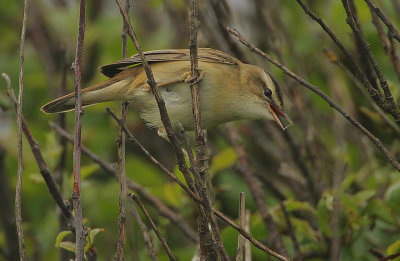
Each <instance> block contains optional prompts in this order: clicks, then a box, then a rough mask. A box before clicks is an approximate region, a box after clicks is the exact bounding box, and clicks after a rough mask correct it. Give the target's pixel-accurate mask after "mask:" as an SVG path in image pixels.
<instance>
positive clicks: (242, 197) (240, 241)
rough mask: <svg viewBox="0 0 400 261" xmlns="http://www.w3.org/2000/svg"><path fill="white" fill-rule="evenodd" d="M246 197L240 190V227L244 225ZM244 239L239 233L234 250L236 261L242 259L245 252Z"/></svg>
mask: <svg viewBox="0 0 400 261" xmlns="http://www.w3.org/2000/svg"><path fill="white" fill-rule="evenodd" d="M245 204H246V197H245V194H244V192H240V196H239V226H240V227H241V228H242V229H245V226H246V205H245ZM245 242H246V240H245V238H244V236H242V235H241V234H239V236H238V246H237V252H236V261H243V257H244V254H245V248H244V244H245Z"/></svg>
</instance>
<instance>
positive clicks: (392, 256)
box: [379, 252, 400, 261]
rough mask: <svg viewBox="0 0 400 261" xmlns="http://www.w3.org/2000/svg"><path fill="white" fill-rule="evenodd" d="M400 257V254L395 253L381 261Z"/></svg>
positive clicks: (380, 260)
mask: <svg viewBox="0 0 400 261" xmlns="http://www.w3.org/2000/svg"><path fill="white" fill-rule="evenodd" d="M399 256H400V252H397V253H395V254H393V255H390V256H386V257H384V258H381V259H379V261H387V260H392V259H395V258H396V257H399Z"/></svg>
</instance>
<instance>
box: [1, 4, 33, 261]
mask: <svg viewBox="0 0 400 261" xmlns="http://www.w3.org/2000/svg"><path fill="white" fill-rule="evenodd" d="M28 5H29V1H28V0H25V2H24V18H23V22H22V31H21V41H20V54H19V55H20V56H19V58H20V60H19V91H18V106H17V131H18V177H17V186H16V188H15V222H16V224H17V232H18V244H19V254H20V260H26V250H25V239H24V229H23V227H22V206H21V205H22V202H21V201H22V199H21V197H22V195H21V190H22V175H23V172H24V163H23V158H22V95H23V91H24V51H25V35H26V22H27V17H28ZM3 77H4V76H3ZM8 84H9V83H8Z"/></svg>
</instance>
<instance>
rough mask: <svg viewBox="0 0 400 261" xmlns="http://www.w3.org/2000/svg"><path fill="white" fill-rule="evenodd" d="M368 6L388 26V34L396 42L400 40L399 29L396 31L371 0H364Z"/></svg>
mask: <svg viewBox="0 0 400 261" xmlns="http://www.w3.org/2000/svg"><path fill="white" fill-rule="evenodd" d="M364 1H365V2H366V3H367V5H368V6H369V8H371V9H372V10H373V11H374V12H375V13H376V15H377V16H378V17H379V18H380V19H381V20H382V22H383V23H384V24H386V26H387V27H388V28H389V34H390V36H392V37H393V38H395V39H396V40H397V41H398V42H400V34H399V31H397V29H396V27H394V25H393V24H392V22H390V20H389V19H388V18H387V17H386V16H385V15H384V14H383V13H382V11H381V10H380V9H379V8H378V7H377V6H376V5H375V4H374V2H373V1H372V0H364Z"/></svg>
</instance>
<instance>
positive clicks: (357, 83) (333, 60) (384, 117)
mask: <svg viewBox="0 0 400 261" xmlns="http://www.w3.org/2000/svg"><path fill="white" fill-rule="evenodd" d="M324 53H325V55H326V56H327V58H328V59H329V61H330V62H331V63H333V64H335V65H337V66H338V67H339V68H341V69H342V70H343V71H344V72H345V73H346V74H347V75H348V76H349V77H350V79H351V81H352V82H353V83H354V85H355V86H356V87H357V88H358V89H359V90H360V92H361V93H362V94H363V95H364V96H365V98H366V99H367V101H368V102H369V103H370V104H371V106H372V107H373V108H374V109H375V110H376V112H377V113H378V114H379V115H380V116H381V118H382V120H383V121H384V122H385V123H386V124H387V125H389V126H390V127H391V128H392V129H393V130H394V131H395V132H397V133H398V134H400V127H399V126H398V125H396V123H394V122H393V120H391V119H390V118H389V116H388V115H387V114H385V112H384V111H382V109H381V108H380V107H379V106H378V105H376V103H374V101H373V100H372V98H371V97H370V96H369V95H368V94H367V93H366V92H365V90H364V89H363V88H362V86H361V83H360V81H359V79H357V77H355V76H354V74H353V73H352V72H351V71H350V70H349V68H347V67H346V66H345V65H343V64H342V63H341V62H340V61H339V60H338V59H337V57H336V55H334V54H333V53H332V52H330V51H329V50H324Z"/></svg>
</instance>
